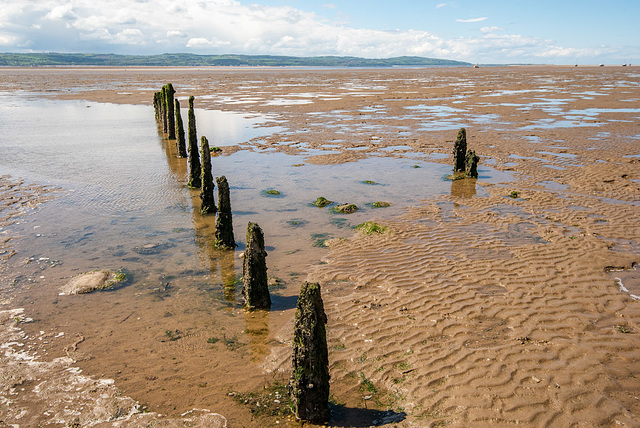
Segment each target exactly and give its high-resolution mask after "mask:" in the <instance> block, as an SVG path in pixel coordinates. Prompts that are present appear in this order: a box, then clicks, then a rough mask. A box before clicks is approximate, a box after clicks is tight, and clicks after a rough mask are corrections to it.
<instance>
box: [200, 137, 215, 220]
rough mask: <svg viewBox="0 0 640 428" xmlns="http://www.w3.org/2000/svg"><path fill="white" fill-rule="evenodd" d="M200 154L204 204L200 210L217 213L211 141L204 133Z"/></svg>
mask: <svg viewBox="0 0 640 428" xmlns="http://www.w3.org/2000/svg"><path fill="white" fill-rule="evenodd" d="M201 146H202V147H201V149H200V154H201V155H202V189H201V191H200V199H202V205H201V207H200V212H201V213H202V214H215V213H216V211H217V210H216V203H215V200H214V198H213V189H214V187H215V185H214V184H213V174H212V172H211V152H210V151H209V141H208V140H207V137H205V136H204V135H203V136H202V138H201Z"/></svg>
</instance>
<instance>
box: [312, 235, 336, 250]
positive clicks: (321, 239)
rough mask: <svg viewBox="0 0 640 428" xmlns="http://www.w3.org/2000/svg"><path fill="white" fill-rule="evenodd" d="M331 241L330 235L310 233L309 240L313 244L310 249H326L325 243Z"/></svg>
mask: <svg viewBox="0 0 640 428" xmlns="http://www.w3.org/2000/svg"><path fill="white" fill-rule="evenodd" d="M329 239H331V235H330V234H328V233H312V234H311V240H312V241H313V243H312V244H311V246H312V247H319V248H324V247H327V241H328V240H329Z"/></svg>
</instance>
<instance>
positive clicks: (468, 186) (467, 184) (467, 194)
mask: <svg viewBox="0 0 640 428" xmlns="http://www.w3.org/2000/svg"><path fill="white" fill-rule="evenodd" d="M476 181H478V180H477V179H475V178H465V179H464V180H453V181H451V196H455V197H456V198H473V197H474V196H476V193H477V191H476Z"/></svg>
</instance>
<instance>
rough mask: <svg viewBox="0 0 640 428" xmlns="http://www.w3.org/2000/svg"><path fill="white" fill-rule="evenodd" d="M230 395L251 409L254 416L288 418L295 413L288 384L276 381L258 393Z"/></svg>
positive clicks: (233, 393) (235, 393) (234, 393)
mask: <svg viewBox="0 0 640 428" xmlns="http://www.w3.org/2000/svg"><path fill="white" fill-rule="evenodd" d="M228 395H229V396H230V397H233V399H234V400H235V401H236V402H238V404H241V405H244V406H247V407H249V409H250V411H251V414H252V415H253V416H258V417H259V416H275V417H287V416H290V415H292V414H294V413H295V412H294V404H293V402H292V401H291V396H290V394H289V390H288V383H286V382H278V381H276V382H274V383H273V384H271V385H265V386H264V387H263V388H262V389H261V390H260V391H257V392H248V393H242V392H230V393H229V394H228Z"/></svg>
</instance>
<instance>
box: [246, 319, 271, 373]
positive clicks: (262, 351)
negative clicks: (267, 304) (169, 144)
mask: <svg viewBox="0 0 640 428" xmlns="http://www.w3.org/2000/svg"><path fill="white" fill-rule="evenodd" d="M244 321H245V324H246V329H245V332H246V333H247V337H248V338H249V347H250V348H251V361H253V362H254V363H261V362H262V360H264V359H265V358H266V357H267V354H268V352H269V347H268V345H267V344H268V343H269V311H264V310H257V311H245V313H244Z"/></svg>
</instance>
